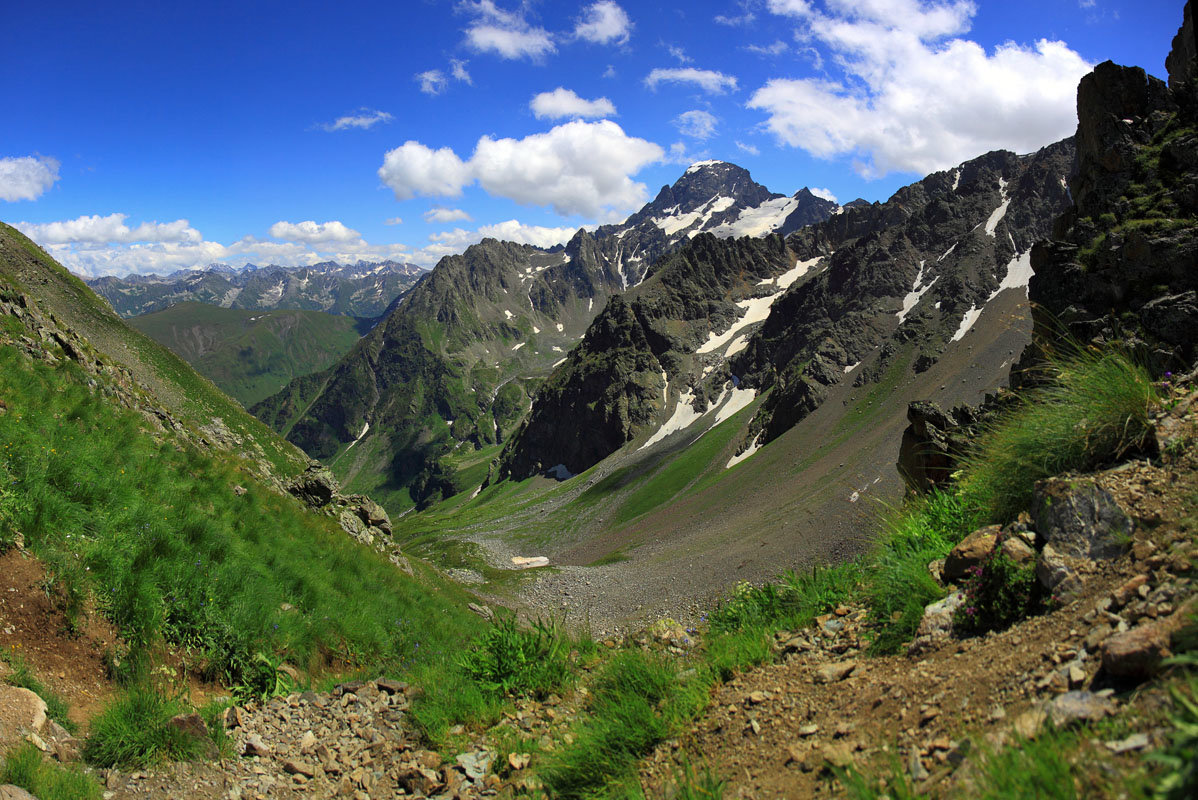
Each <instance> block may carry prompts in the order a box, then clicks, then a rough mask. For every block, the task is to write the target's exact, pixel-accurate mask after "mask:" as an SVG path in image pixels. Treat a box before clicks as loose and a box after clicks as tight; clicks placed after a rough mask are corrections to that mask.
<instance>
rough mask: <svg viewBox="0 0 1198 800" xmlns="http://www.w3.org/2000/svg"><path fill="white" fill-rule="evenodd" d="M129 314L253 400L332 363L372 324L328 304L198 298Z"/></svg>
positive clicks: (247, 401)
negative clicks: (309, 307)
mask: <svg viewBox="0 0 1198 800" xmlns="http://www.w3.org/2000/svg"><path fill="white" fill-rule="evenodd" d="M128 322H129V324H130V325H131V326H133V327H134V328H136V329H137V330H139V331H141V332H142V333H144V334H146V335H147V336H149V337H150V338H151V339H153V340H154V341H156V342H158V343H159V344H162V345H165V346H166V347H169V348H170V349H171V350H173V351H174V352H175V353H177V354H178V355H180V356H181V357H182V358H183V359H184V360H186V361H187V362H188V363H189V364H191V365H192V366H193V367H195V369H196V371H197V372H199V373H200V374H201V375H203V376H204V377H206V378H208V379H209V380H211V381H212V382H213V383H215V384H216V385H217V386H219V387H220V388H221V389H223V390H224V391H225V392H226V393H228V394H229V395H230V396H232V397H234V398H235V399H237V400H239V401H240V402H241V404H242V405H244V406H246V407H249V406H251V405H253V404H254V403H257V402H258V401H259V400H263V399H265V398H266V397H269V396H270V395H272V394H274V393H275V392H277V391H279V390H280V389H282V388H283V387H284V386H286V385H287V383H288V382H289V381H291V380H292V379H294V378H298V377H301V376H304V375H308V374H311V373H313V372H318V371H320V370H323V369H326V368H328V367H329V366H331V365H332V364H333V363H335V362H336V361H337V360H338V359H339V358H341V356H343V355H345V354H346V353H347V352H349V349H350V348H351V347H353V345H354V342H356V341H358V338H359V336H360V335H361V334H362V333H365V331H366V330H368V329H369V323H368V322H366V321H364V320H355V319H353V318H351V317H345V316H340V315H334V314H326V313H323V312H320V311H304V310H292V309H286V310H276V311H265V312H263V311H247V310H244V309H231V308H220V307H219V306H213V305H208V304H206V303H195V302H187V303H179V304H178V305H174V306H171V307H170V308H167V309H163V310H162V311H156V312H154V313H153V314H143V315H142V316H138V317H133V318H131V319H129V320H128Z"/></svg>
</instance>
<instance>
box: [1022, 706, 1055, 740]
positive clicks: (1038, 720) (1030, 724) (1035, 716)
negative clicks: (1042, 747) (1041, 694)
mask: <svg viewBox="0 0 1198 800" xmlns="http://www.w3.org/2000/svg"><path fill="white" fill-rule="evenodd" d="M1047 720H1048V714H1047V713H1046V712H1045V711H1044V709H1042V708H1030V709H1028V710H1027V711H1024V712H1023V713H1022V714H1020V715H1019V716H1018V717H1016V718H1015V722H1014V723H1013V726H1014V728H1015V733H1016V734H1018V735H1019V736H1020V737H1022V738H1024V739H1035V738H1036V736H1037V735H1039V733H1040V729H1041V728H1042V727H1044V723H1045V722H1046V721H1047Z"/></svg>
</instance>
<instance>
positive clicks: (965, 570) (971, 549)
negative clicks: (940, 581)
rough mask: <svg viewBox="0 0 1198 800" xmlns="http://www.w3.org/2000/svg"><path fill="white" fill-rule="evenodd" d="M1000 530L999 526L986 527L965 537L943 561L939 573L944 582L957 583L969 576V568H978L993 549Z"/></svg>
mask: <svg viewBox="0 0 1198 800" xmlns="http://www.w3.org/2000/svg"><path fill="white" fill-rule="evenodd" d="M1001 530H1002V527H1001V526H999V525H987V526H986V527H984V528H978V529H977V530H976V531H974V532H973V533H971V534H969V535H968V536H966V537H965V539H964V540H963V541H962V542H961V543H960V544H958V545H957V546H956V547H954V548H953V549H952V552H950V553H949V554H948V557H947V558H945V559H944V569H943V570H942V571H941V573H940V574H941V576H943V578H944V580H945V581H949V582H952V583H957V582H959V581H962V580H964V579H965V578H966V577H967V576H968V575H969V570H970V569H971V568H973V567H977V566H980V565H981V563H982V562H983V561H985V560H986V558H987V557H988V556H989V555H990V552H991V551H992V550H993V549H994V543H995V542H996V541H998V534H999V531H1001Z"/></svg>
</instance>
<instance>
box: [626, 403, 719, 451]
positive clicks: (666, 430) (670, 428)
mask: <svg viewBox="0 0 1198 800" xmlns="http://www.w3.org/2000/svg"><path fill="white" fill-rule="evenodd" d="M694 400H695V393H694V392H693V391H691V390H690V389H689V388H688V389H687V390H686V391H685V392H683V393H682V394H681V395H679V396H678V405H677V406H675V407H674V413H673V414H671V415H670V418H669V419H667V420H666V421H665V424H663V425H662V426H661V427H660V428H658V429H657V432H656V433H654V434H653V435H652V436H650V437H649V439H648V441H646V442H645V443H644V444H643V445H641V446H640V447H638V448H637V449H638V450H644V449H645V448H646V447H649V446H650V445H653V444H657V443H658V442H660V441H661V440H662V439H664V438H666V437H667V436H669V435H670V434H671V433H673V432H674V431H680V430H682V429H683V428H687V427H689V426H690V424H691V423H692V422H694V421H695V420H697V419H698V418H699V417H701V416H703V414H701V413H699V412H698V411H695V409H694V407H692V406H691V403H693V402H694Z"/></svg>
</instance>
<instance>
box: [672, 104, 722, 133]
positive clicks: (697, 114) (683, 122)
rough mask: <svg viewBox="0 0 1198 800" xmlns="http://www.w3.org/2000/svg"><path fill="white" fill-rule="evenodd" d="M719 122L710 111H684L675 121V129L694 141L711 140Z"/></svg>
mask: <svg viewBox="0 0 1198 800" xmlns="http://www.w3.org/2000/svg"><path fill="white" fill-rule="evenodd" d="M717 122H719V120H718V119H716V116H715V114H712V113H711V112H709V111H700V110H698V109H696V110H694V111H684V112H682V113H681V114H679V115H678V116H677V117H675V119H674V127H676V128H678V132H679V133H681V134H682V135H683V136H689V137H690V138H692V139H710V138H711V137H712V136H714V135H715V126H716V123H717Z"/></svg>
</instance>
